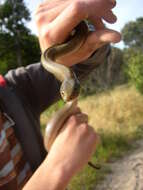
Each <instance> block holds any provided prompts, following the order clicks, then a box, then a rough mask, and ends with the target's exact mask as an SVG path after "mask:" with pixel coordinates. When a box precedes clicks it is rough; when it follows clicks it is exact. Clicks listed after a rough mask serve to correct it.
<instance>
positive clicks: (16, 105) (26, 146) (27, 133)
mask: <svg viewBox="0 0 143 190" xmlns="http://www.w3.org/2000/svg"><path fill="white" fill-rule="evenodd" d="M0 104H1V107H2V109H3V110H5V112H6V113H7V114H8V115H9V116H10V117H11V118H12V119H13V121H14V122H15V123H16V125H14V130H15V133H16V136H17V138H18V140H19V141H20V143H21V145H22V147H23V151H24V153H25V156H26V157H27V159H28V161H29V163H30V165H31V169H32V170H33V171H35V170H36V168H37V167H38V166H39V165H40V163H41V162H42V160H43V157H44V156H45V155H46V152H45V150H44V147H43V145H42V142H41V144H40V141H39V139H38V138H39V137H38V135H37V133H36V130H35V129H34V127H33V125H36V124H35V123H34V122H36V121H35V120H34V119H31V118H30V117H32V114H31V113H30V112H29V113H28V112H26V111H25V109H24V106H23V105H22V102H21V101H20V99H19V98H18V97H17V96H16V93H15V92H14V90H13V89H11V88H9V87H7V86H5V87H1V86H0ZM41 147H42V148H41ZM41 149H42V150H41Z"/></svg>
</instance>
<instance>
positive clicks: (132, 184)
mask: <svg viewBox="0 0 143 190" xmlns="http://www.w3.org/2000/svg"><path fill="white" fill-rule="evenodd" d="M137 145H138V146H137V147H138V148H136V149H135V150H134V151H132V153H129V154H128V155H127V156H125V157H124V158H122V159H121V160H119V161H117V162H115V163H113V164H111V170H112V172H111V174H109V175H107V177H106V178H105V180H104V181H102V184H100V185H98V186H97V187H96V188H95V190H143V140H142V141H139V142H137Z"/></svg>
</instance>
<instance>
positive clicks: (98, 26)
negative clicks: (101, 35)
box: [89, 17, 105, 30]
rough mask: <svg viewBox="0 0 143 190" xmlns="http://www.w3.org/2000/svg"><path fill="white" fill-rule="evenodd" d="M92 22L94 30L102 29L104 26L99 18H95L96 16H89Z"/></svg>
mask: <svg viewBox="0 0 143 190" xmlns="http://www.w3.org/2000/svg"><path fill="white" fill-rule="evenodd" d="M89 19H90V20H91V22H92V24H93V25H94V27H95V29H96V30H100V29H104V28H105V25H104V23H103V21H102V19H101V18H97V17H91V18H89Z"/></svg>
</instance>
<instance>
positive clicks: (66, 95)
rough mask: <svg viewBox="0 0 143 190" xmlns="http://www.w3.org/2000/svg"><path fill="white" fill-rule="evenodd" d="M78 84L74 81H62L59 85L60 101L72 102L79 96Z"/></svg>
mask: <svg viewBox="0 0 143 190" xmlns="http://www.w3.org/2000/svg"><path fill="white" fill-rule="evenodd" d="M79 92H80V83H79V81H78V80H75V79H67V80H64V81H63V83H62V84H61V88H60V94H61V97H62V99H63V100H64V101H65V102H67V101H70V100H73V99H74V98H76V97H77V96H78V95H79Z"/></svg>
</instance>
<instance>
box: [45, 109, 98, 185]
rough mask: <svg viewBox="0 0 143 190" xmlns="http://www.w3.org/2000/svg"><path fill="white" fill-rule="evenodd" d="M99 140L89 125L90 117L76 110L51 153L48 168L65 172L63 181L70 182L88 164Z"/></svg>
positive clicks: (48, 157)
mask: <svg viewBox="0 0 143 190" xmlns="http://www.w3.org/2000/svg"><path fill="white" fill-rule="evenodd" d="M98 140H99V137H98V135H97V134H96V133H95V131H94V129H93V128H92V127H91V126H89V125H88V116H87V115H86V114H84V113H81V112H80V110H79V108H76V109H75V110H74V115H72V116H71V117H70V118H69V119H68V120H67V122H66V123H65V125H64V127H63V128H62V131H61V132H60V134H59V135H58V136H57V138H56V139H55V141H54V143H53V145H52V147H51V149H50V151H49V154H48V156H47V159H46V163H47V166H49V167H47V168H48V169H49V168H55V171H64V172H63V173H64V175H63V181H67V182H68V180H70V179H71V177H72V176H73V175H74V174H75V173H76V172H77V171H79V170H80V169H81V168H82V167H83V166H84V165H85V164H87V163H88V161H89V160H90V158H91V155H92V153H93V152H94V151H95V148H96V145H97V142H98ZM49 170H50V169H49ZM51 170H52V169H51Z"/></svg>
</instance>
